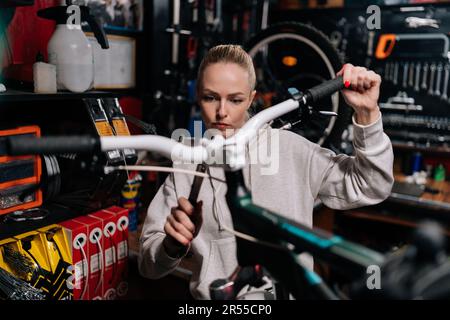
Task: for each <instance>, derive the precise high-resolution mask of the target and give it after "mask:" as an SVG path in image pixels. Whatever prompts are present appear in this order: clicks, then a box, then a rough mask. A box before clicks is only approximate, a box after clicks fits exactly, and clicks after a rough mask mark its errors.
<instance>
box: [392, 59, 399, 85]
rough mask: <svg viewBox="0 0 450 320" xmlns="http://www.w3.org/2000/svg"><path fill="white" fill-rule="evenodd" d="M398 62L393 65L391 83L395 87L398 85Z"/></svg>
mask: <svg viewBox="0 0 450 320" xmlns="http://www.w3.org/2000/svg"><path fill="white" fill-rule="evenodd" d="M398 64H399V63H398V62H395V63H394V78H393V83H394V85H397V84H398V67H399V66H398Z"/></svg>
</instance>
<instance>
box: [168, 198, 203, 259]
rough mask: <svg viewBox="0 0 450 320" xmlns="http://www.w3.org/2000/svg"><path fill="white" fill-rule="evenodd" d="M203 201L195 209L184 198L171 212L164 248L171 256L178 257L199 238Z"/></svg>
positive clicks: (180, 199) (179, 200)
mask: <svg viewBox="0 0 450 320" xmlns="http://www.w3.org/2000/svg"><path fill="white" fill-rule="evenodd" d="M202 204H203V202H202V201H199V202H197V203H196V204H195V207H194V206H193V205H192V204H191V203H190V202H189V201H188V200H187V199H186V198H183V197H180V198H179V199H178V206H177V207H173V208H172V209H171V210H170V215H169V216H168V217H167V220H166V223H165V225H164V231H165V233H166V235H167V236H166V238H165V239H164V240H165V241H164V247H165V249H166V252H167V253H168V254H169V256H172V257H176V256H178V253H179V252H180V250H181V249H183V248H186V247H187V246H188V245H189V244H190V243H191V241H192V240H194V238H195V237H196V236H197V234H198V232H199V231H200V228H201V225H202V221H203V220H202Z"/></svg>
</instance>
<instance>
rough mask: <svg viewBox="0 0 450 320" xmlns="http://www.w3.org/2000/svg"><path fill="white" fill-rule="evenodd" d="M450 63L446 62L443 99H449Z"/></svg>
mask: <svg viewBox="0 0 450 320" xmlns="http://www.w3.org/2000/svg"><path fill="white" fill-rule="evenodd" d="M449 69H450V65H449V64H446V65H445V67H444V86H443V88H442V90H443V92H442V96H441V100H444V101H446V100H447V98H448V97H447V90H448V77H449V74H450V71H449Z"/></svg>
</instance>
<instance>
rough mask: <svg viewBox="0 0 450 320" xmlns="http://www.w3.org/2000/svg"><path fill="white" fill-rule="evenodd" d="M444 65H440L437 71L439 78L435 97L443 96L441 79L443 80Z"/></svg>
mask: <svg viewBox="0 0 450 320" xmlns="http://www.w3.org/2000/svg"><path fill="white" fill-rule="evenodd" d="M442 69H443V67H442V63H439V64H438V66H437V68H436V71H437V76H436V89H435V90H434V95H435V96H438V97H439V96H440V95H441V78H442Z"/></svg>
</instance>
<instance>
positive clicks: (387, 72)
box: [384, 62, 391, 81]
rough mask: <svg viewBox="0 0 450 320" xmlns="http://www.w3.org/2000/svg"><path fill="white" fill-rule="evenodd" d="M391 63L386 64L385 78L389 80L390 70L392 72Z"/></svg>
mask: <svg viewBox="0 0 450 320" xmlns="http://www.w3.org/2000/svg"><path fill="white" fill-rule="evenodd" d="M390 66H391V65H390V63H389V62H388V63H386V65H385V66H384V80H386V81H388V80H389V72H390V69H389V67H390Z"/></svg>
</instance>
